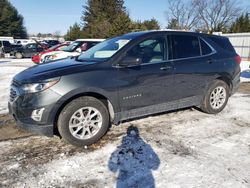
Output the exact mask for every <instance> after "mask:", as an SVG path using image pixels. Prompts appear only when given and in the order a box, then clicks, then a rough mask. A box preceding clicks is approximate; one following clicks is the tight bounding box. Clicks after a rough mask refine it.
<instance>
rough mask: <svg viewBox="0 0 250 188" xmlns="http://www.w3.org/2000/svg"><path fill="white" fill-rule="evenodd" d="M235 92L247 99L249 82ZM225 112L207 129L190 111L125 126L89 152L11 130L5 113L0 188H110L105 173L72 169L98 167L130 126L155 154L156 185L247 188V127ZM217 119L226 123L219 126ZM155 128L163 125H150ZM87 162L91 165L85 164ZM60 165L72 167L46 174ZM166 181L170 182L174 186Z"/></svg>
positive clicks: (249, 179)
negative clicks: (157, 164) (157, 165)
mask: <svg viewBox="0 0 250 188" xmlns="http://www.w3.org/2000/svg"><path fill="white" fill-rule="evenodd" d="M238 93H242V94H245V95H243V96H236V98H235V99H234V100H237V99H238V98H239V97H243V98H244V97H249V95H250V83H242V84H241V85H240V88H239V91H238ZM248 105H249V104H248ZM248 105H247V106H248ZM229 110H230V108H227V109H225V110H224V112H222V115H218V116H214V117H212V118H214V122H218V124H217V125H215V124H213V123H212V125H211V126H207V125H208V124H209V123H210V121H211V120H209V119H211V115H207V114H204V113H201V112H197V111H196V110H194V109H187V110H184V111H183V110H180V111H176V112H171V113H167V114H165V115H164V114H163V115H161V116H155V117H154V116H153V117H149V118H147V119H146V120H144V119H142V120H136V121H132V122H126V123H124V124H123V126H118V127H115V128H111V131H109V132H108V134H107V135H106V136H104V138H103V139H101V141H99V143H98V144H95V145H92V146H90V147H89V148H76V147H74V146H71V145H68V144H65V143H64V142H62V140H61V139H60V138H59V137H54V138H47V137H44V136H37V135H32V134H30V133H28V132H25V131H22V130H19V129H17V128H16V125H15V122H14V120H13V119H12V117H11V116H10V115H0V148H1V149H0V156H1V157H0V169H1V170H0V187H110V185H112V184H111V183H110V182H112V183H113V182H115V177H114V176H112V174H111V175H110V174H109V173H110V172H106V171H105V170H99V171H100V172H98V173H99V174H98V173H97V174H96V175H95V174H94V175H93V174H91V173H92V172H91V170H90V171H89V173H88V174H89V176H91V175H92V176H97V177H99V176H101V177H102V176H103V177H106V178H107V180H105V181H107V182H105V181H104V182H105V183H102V182H99V180H100V179H101V178H99V179H98V178H97V177H89V176H86V177H84V178H83V179H81V176H80V175H79V173H83V172H81V171H78V170H79V168H77V165H80V166H81V165H83V166H84V167H83V166H81V167H83V168H84V169H89V168H92V167H93V168H94V169H95V168H100V169H102V166H103V162H102V160H103V161H106V160H108V157H109V151H108V152H105V153H103V148H105V149H104V150H106V149H107V148H109V145H110V144H113V145H116V144H117V143H118V142H120V140H121V139H122V137H123V136H124V134H125V133H126V129H127V128H128V127H129V126H130V125H136V126H138V128H140V130H141V134H142V135H143V136H144V139H145V141H146V142H147V143H150V144H151V145H152V146H154V148H157V152H158V153H160V154H159V157H160V158H161V160H162V161H161V163H162V164H161V170H159V171H158V172H157V173H156V175H155V179H156V181H158V184H157V185H158V187H178V185H180V187H182V186H183V185H184V186H185V185H186V187H194V185H195V187H203V186H205V187H206V186H207V187H250V176H249V175H250V174H249V167H250V164H249V163H248V161H249V155H250V142H249V134H248V133H250V132H249V126H250V124H249V122H247V121H245V119H244V118H243V119H242V118H240V117H238V116H237V115H236V114H234V113H236V112H233V113H232V114H233V115H232V116H231V115H230V114H229V115H228V114H227V112H229ZM230 113H231V112H230ZM244 113H248V111H247V110H246V112H244ZM243 115H244V117H245V116H246V115H245V114H243ZM242 117H243V116H242ZM222 118H225V122H227V121H228V122H229V120H230V123H226V124H225V125H224V124H223V120H222ZM206 119H208V120H206ZM203 121H204V122H203ZM158 124H159V125H164V127H161V126H157V127H155V125H158ZM240 139H241V140H240ZM111 148H112V149H113V147H111ZM220 148H223V149H220ZM240 151H242V152H240ZM231 153H232V155H231ZM83 154H84V156H86V160H87V161H82V163H80V162H79V161H77V162H75V161H76V160H79V158H80V160H84V159H82V155H83ZM97 156H98V157H100V156H103V157H102V158H101V159H100V158H98V157H97ZM84 158H85V157H84ZM92 158H93V159H92ZM92 160H93V161H95V162H96V161H97V162H96V163H95V162H93V161H92ZM88 161H91V163H93V164H92V165H95V166H88V165H87V164H86V163H87V162H88ZM94 163H95V164H94ZM64 165H65V166H66V167H67V168H68V167H71V168H72V169H71V170H69V172H66V171H65V169H63V168H62V169H61V168H60V169H59V170H58V171H56V174H52V175H51V173H52V171H51V170H52V169H53V168H54V167H56V168H58V167H60V166H64ZM85 165H86V166H85ZM75 166H76V167H75ZM98 166H99V167H98ZM244 167H245V169H244ZM60 170H61V171H60ZM53 172H54V171H53ZM75 172H79V173H78V174H77V173H75ZM166 172H167V174H165V173H166ZM180 172H181V173H180ZM203 172H204V173H203ZM60 173H61V174H60ZM74 173H75V174H74ZM95 173H96V172H95ZM197 173H198V174H197ZM199 173H201V174H199ZM202 173H203V174H202ZM53 176H54V177H53ZM188 176H190V177H188ZM184 177H185V178H184ZM62 178H64V179H62ZM65 178H66V179H65ZM67 178H68V180H67ZM97 180H98V181H97ZM168 182H176V185H175V184H173V183H171V184H170V183H169V184H168ZM32 185H34V186H32Z"/></svg>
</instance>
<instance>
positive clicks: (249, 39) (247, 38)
mask: <svg viewBox="0 0 250 188" xmlns="http://www.w3.org/2000/svg"><path fill="white" fill-rule="evenodd" d="M221 35H222V36H226V37H228V38H229V40H230V42H231V43H232V45H233V47H234V48H235V50H236V52H237V53H238V54H239V55H240V56H241V59H242V60H247V61H250V33H232V34H221Z"/></svg>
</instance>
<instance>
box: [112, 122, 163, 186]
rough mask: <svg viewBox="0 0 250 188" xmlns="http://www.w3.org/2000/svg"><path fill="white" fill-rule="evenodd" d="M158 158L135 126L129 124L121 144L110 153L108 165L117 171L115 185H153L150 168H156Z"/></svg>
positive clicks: (157, 166)
mask: <svg viewBox="0 0 250 188" xmlns="http://www.w3.org/2000/svg"><path fill="white" fill-rule="evenodd" d="M159 165H160V159H159V157H158V156H157V154H156V153H155V152H154V150H153V149H152V147H151V146H150V145H149V144H147V143H146V142H145V141H144V140H143V139H142V138H141V137H140V134H139V130H138V128H137V127H134V126H130V127H128V129H127V135H126V136H124V137H123V139H122V142H121V145H119V146H118V147H117V149H116V150H115V151H114V152H113V153H112V154H111V156H110V159H109V162H108V167H109V169H110V171H112V172H114V173H118V177H117V182H116V187H117V188H123V187H143V188H146V187H150V188H151V187H155V180H154V177H153V174H152V170H157V169H158V168H159Z"/></svg>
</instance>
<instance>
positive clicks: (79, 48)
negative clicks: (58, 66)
mask: <svg viewBox="0 0 250 188" xmlns="http://www.w3.org/2000/svg"><path fill="white" fill-rule="evenodd" d="M104 40H105V39H77V40H76V41H74V42H73V43H71V44H70V45H69V46H67V47H66V48H64V49H63V50H62V51H53V52H49V53H45V54H43V55H42V56H41V59H40V63H46V62H50V61H54V60H59V59H64V58H68V57H76V56H78V55H80V54H81V53H82V52H85V51H87V50H88V49H90V48H92V47H93V46H95V45H96V44H98V43H100V42H102V41H104Z"/></svg>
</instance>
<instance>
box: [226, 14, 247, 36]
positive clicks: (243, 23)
mask: <svg viewBox="0 0 250 188" xmlns="http://www.w3.org/2000/svg"><path fill="white" fill-rule="evenodd" d="M229 31H230V32H231V33H243V32H250V18H249V13H246V14H245V15H244V14H242V15H241V16H240V17H238V18H237V19H236V20H235V22H234V23H233V24H232V26H231V27H230V30H229Z"/></svg>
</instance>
